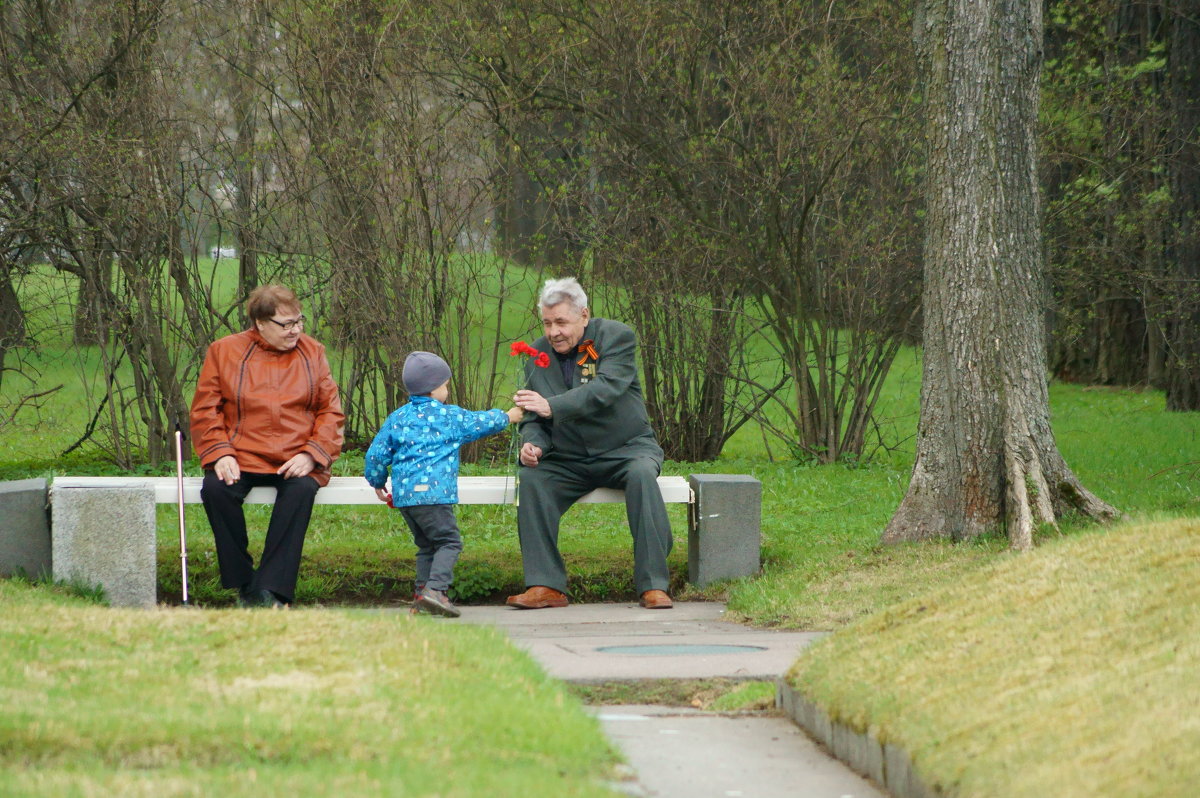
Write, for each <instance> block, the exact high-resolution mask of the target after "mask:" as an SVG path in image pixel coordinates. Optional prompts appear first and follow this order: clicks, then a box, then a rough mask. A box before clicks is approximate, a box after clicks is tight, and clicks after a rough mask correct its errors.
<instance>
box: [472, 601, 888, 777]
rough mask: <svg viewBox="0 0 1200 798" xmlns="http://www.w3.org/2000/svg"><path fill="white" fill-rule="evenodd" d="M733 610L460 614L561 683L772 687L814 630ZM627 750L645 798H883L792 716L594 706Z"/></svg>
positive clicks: (580, 608) (694, 606) (711, 606)
mask: <svg viewBox="0 0 1200 798" xmlns="http://www.w3.org/2000/svg"><path fill="white" fill-rule="evenodd" d="M724 612H725V607H724V605H723V604H719V603H712V602H680V603H677V604H676V605H675V608H674V609H671V610H643V609H642V608H640V607H638V606H637V605H636V604H633V603H629V604H573V605H571V606H569V607H563V608H555V609H544V610H514V609H512V608H510V607H496V606H486V607H462V618H461V621H462V622H467V623H476V624H485V625H490V626H497V627H500V628H502V629H504V630H505V631H506V632H507V633H508V634H509V636H510V637H511V638H512V639H513V641H514V642H515V643H516V644H517V645H519V646H521V647H523V648H525V649H526V650H528V651H529V652H530V653H531V654H532V655H533V657H534V658H535V659H537V660H538V661H539V662H540V663H541V664H542V666H543V667H544V668H545V669H546V671H547V673H549V674H550V675H551V676H554V677H555V678H558V679H562V680H563V681H570V682H584V683H587V682H603V681H622V680H637V679H663V678H672V679H702V678H716V677H726V678H733V679H759V680H774V679H775V678H776V677H778V676H781V675H782V674H783V672H784V671H786V670H787V669H788V668H789V667H790V666H791V664H792V662H794V661H795V659H796V656H797V655H798V653H799V652H800V650H801V649H802V648H804V646H806V645H808V644H809V643H811V642H812V641H813V640H815V639H816V638H818V637H819V636H820V635H819V634H818V633H815V632H777V631H771V630H763V629H753V628H750V627H746V626H742V625H740V624H735V623H730V622H729V621H726V620H723V615H724ZM592 711H593V712H594V713H595V714H596V715H597V717H598V718H599V719H600V722H601V724H602V725H603V727H604V730H605V732H606V733H607V734H608V735H609V737H610V738H611V739H612V740H613V741H614V742H615V743H616V744H617V746H618V747H619V748H620V749H621V751H622V752H623V753H624V754H625V757H626V759H627V760H628V761H629V764H630V765H631V767H632V768H633V771H634V773H635V774H636V778H635V779H633V780H630V781H629V782H627V783H624V784H623V785H622V789H624V790H625V791H626V792H628V793H629V794H631V795H635V796H662V797H663V798H674V796H681V797H682V796H687V798H707V796H718V797H720V798H724V797H725V796H747V798H749V797H750V796H756V797H759V798H774V796H785V795H787V796H796V795H801V796H806V798H850V796H853V797H854V798H883V796H884V795H885V794H884V793H882V792H881V791H880V790H879V789H878V788H877V787H876V786H875V785H873V784H871V783H870V782H868V781H867V780H865V779H863V778H861V777H860V776H858V775H857V774H855V773H854V772H853V771H851V770H850V769H849V768H847V767H846V766H845V765H843V764H842V763H841V762H838V761H837V760H836V759H833V758H832V757H830V756H829V755H828V754H826V753H825V751H824V749H822V748H821V747H820V746H818V745H817V744H816V743H814V742H813V741H812V740H811V739H809V738H808V737H807V736H806V735H805V734H804V733H803V732H801V731H800V730H799V729H798V728H797V727H796V726H795V724H793V723H792V722H791V721H790V720H788V719H786V718H783V717H779V716H765V715H750V714H730V715H722V714H720V713H714V712H701V711H699V710H693V709H684V708H677V707H659V706H603V707H594V708H593V710H592Z"/></svg>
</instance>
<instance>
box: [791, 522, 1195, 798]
mask: <svg viewBox="0 0 1200 798" xmlns="http://www.w3.org/2000/svg"><path fill="white" fill-rule="evenodd" d="M1198 627H1200V521H1196V520H1175V521H1161V522H1156V523H1129V524H1123V525H1120V526H1118V527H1116V528H1114V529H1111V530H1106V531H1100V530H1092V531H1089V532H1087V533H1085V534H1080V535H1076V536H1073V537H1070V538H1063V539H1057V540H1052V541H1047V542H1045V543H1044V544H1043V545H1042V546H1040V547H1039V548H1038V549H1037V550H1036V551H1034V552H1032V553H1029V554H1024V555H1014V554H1005V555H1001V556H998V557H994V558H991V562H989V563H987V564H986V565H981V566H979V567H976V568H975V569H974V570H973V571H972V572H971V573H970V574H967V575H964V576H963V577H962V578H960V579H957V580H955V581H953V582H950V581H946V582H943V583H941V584H939V585H937V586H936V587H935V588H933V589H930V590H926V591H925V592H924V593H923V594H922V595H921V596H920V597H918V598H916V599H912V600H909V601H904V602H900V603H898V604H895V605H893V606H891V607H889V608H887V609H885V610H883V611H881V612H878V613H876V614H874V615H871V616H870V617H867V618H864V619H862V620H860V621H857V622H855V623H854V624H852V625H850V626H848V627H846V628H844V629H842V630H840V631H839V632H837V633H835V634H834V635H831V636H830V637H828V638H826V639H824V640H823V641H821V642H820V643H818V644H817V645H816V646H814V647H813V648H812V649H810V650H809V651H808V652H806V654H805V655H804V656H803V657H801V659H800V661H799V662H798V663H797V664H796V665H795V666H794V667H793V668H792V670H791V671H790V672H789V674H788V676H787V678H788V680H789V681H790V682H791V683H792V684H793V685H794V686H795V687H797V689H799V690H800V691H801V692H802V693H804V694H806V695H807V696H809V697H810V698H812V699H814V700H815V701H817V702H818V703H819V704H820V705H821V706H822V707H823V708H825V709H826V711H828V712H829V714H830V715H831V717H832V718H833V719H835V720H838V721H841V722H843V723H845V724H847V725H850V726H852V727H854V728H855V729H857V730H858V731H860V732H865V731H867V730H870V731H872V732H874V733H875V734H876V735H877V736H878V738H879V740H880V741H881V742H884V743H893V744H898V745H900V746H902V747H903V748H905V749H906V750H907V751H908V752H909V753H910V754H911V756H912V758H913V765H914V768H915V769H916V770H917V772H918V773H919V774H921V776H922V778H923V780H924V781H925V782H926V783H927V784H930V785H936V786H937V787H938V788H939V789H941V790H942V791H943V792H944V793H945V794H948V795H962V796H979V797H980V798H983V797H984V796H996V798H1018V797H1021V796H1029V797H1030V798H1034V797H1035V796H1036V797H1038V798H1040V797H1041V796H1049V795H1053V796H1057V797H1058V798H1070V797H1071V796H1079V798H1085V797H1086V798H1090V797H1091V796H1100V795H1104V796H1156V797H1158V796H1184V795H1194V794H1195V785H1196V784H1197V783H1200V685H1198V684H1197V681H1196V673H1197V672H1198V671H1200V636H1198V635H1197V634H1196V630H1197V628H1198Z"/></svg>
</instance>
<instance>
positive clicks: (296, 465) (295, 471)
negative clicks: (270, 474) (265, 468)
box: [275, 452, 317, 479]
mask: <svg viewBox="0 0 1200 798" xmlns="http://www.w3.org/2000/svg"><path fill="white" fill-rule="evenodd" d="M316 466H317V461H316V460H314V459H313V456H312V455H311V454H309V453H308V452H300V454H298V455H296V456H295V457H293V458H292V459H291V460H288V461H287V462H286V463H284V464H283V465H281V466H280V467H279V468H278V469H277V470H276V471H275V473H276V474H279V475H280V476H283V477H285V478H287V479H295V478H296V477H306V476H308V475H309V474H311V473H312V470H313V469H314V468H316Z"/></svg>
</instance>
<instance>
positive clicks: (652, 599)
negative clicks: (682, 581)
mask: <svg viewBox="0 0 1200 798" xmlns="http://www.w3.org/2000/svg"><path fill="white" fill-rule="evenodd" d="M638 603H639V604H641V605H642V606H643V607H645V608H646V609H648V610H669V609H671V608H672V607H674V606H675V605H674V604H672V603H671V597H670V596H668V595H667V594H666V592H665V591H662V590H647V591H646V592H645V593H643V594H642V600H641V601H639V602H638Z"/></svg>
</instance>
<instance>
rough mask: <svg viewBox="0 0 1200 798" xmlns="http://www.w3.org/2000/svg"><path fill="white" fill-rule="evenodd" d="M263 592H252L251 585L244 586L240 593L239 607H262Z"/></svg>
mask: <svg viewBox="0 0 1200 798" xmlns="http://www.w3.org/2000/svg"><path fill="white" fill-rule="evenodd" d="M261 592H262V591H260V590H251V589H250V586H249V585H245V586H243V587H242V589H241V590H239V591H238V600H237V605H238V606H239V607H261V606H262V596H261V595H260V594H261Z"/></svg>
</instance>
